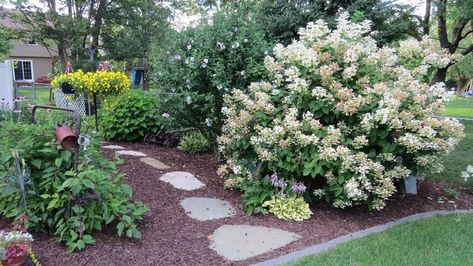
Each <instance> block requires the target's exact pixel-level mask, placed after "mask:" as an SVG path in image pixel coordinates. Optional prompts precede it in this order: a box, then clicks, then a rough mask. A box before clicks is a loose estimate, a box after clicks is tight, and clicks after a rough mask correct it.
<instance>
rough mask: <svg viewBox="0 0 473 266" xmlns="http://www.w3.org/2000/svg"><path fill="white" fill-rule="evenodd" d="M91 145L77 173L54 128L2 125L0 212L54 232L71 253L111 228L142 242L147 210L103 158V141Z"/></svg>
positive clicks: (0, 137) (90, 242)
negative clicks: (141, 222) (139, 224)
mask: <svg viewBox="0 0 473 266" xmlns="http://www.w3.org/2000/svg"><path fill="white" fill-rule="evenodd" d="M91 146H92V147H91ZM91 146H89V147H88V149H87V152H86V154H85V155H84V157H82V158H81V164H80V165H79V169H78V171H77V172H75V171H72V168H71V166H72V159H73V156H72V153H71V152H70V151H66V150H63V149H62V147H60V146H58V145H57V144H56V143H55V139H54V129H53V128H51V126H45V125H28V124H19V123H3V124H2V131H0V154H1V155H2V156H1V158H0V214H1V215H2V216H5V217H7V218H15V217H18V216H19V215H20V214H26V215H27V216H28V217H29V220H28V226H29V228H30V229H31V230H33V231H48V232H52V233H53V234H54V235H56V236H57V238H58V239H59V240H60V241H61V242H63V243H65V244H66V245H67V247H68V250H69V251H73V250H80V249H83V248H84V247H85V246H86V245H87V244H92V243H94V242H95V241H94V239H93V237H92V233H93V232H94V231H99V230H101V229H102V228H103V227H105V226H107V225H109V224H113V225H115V226H116V227H117V232H118V235H122V234H126V235H127V236H128V237H134V238H140V237H141V234H140V232H139V231H138V229H137V226H136V223H135V222H136V221H137V220H140V219H142V216H143V215H144V214H145V213H146V212H148V208H147V207H146V206H145V205H144V204H143V203H141V202H139V201H132V200H131V197H132V190H131V188H130V186H129V185H127V184H126V183H125V182H124V180H123V175H122V174H118V172H117V170H116V167H115V164H114V163H113V162H110V161H107V160H106V159H105V158H103V157H102V156H101V155H100V153H99V152H98V146H99V143H98V142H94V144H93V145H91ZM23 199H24V200H23Z"/></svg>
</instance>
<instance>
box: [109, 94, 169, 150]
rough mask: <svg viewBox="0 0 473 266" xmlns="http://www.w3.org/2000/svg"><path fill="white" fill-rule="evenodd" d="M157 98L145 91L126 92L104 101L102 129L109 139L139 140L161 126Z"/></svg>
mask: <svg viewBox="0 0 473 266" xmlns="http://www.w3.org/2000/svg"><path fill="white" fill-rule="evenodd" d="M157 110H158V106H157V103H156V99H155V98H154V97H153V96H152V95H150V94H148V93H146V92H143V91H140V90H134V91H131V92H125V93H123V94H120V95H118V96H116V97H113V98H110V99H109V100H107V101H105V102H104V107H103V112H102V115H101V124H100V126H101V127H102V131H103V132H104V136H105V137H106V138H108V139H114V140H125V141H138V140H143V138H144V137H145V136H146V134H150V133H156V132H157V131H158V130H159V129H160V127H161V117H160V116H159V115H158V113H157Z"/></svg>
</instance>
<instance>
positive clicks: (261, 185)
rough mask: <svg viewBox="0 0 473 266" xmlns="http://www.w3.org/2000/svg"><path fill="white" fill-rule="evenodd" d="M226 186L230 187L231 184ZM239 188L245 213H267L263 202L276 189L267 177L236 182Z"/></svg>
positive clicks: (268, 198) (273, 193)
mask: <svg viewBox="0 0 473 266" xmlns="http://www.w3.org/2000/svg"><path fill="white" fill-rule="evenodd" d="M227 186H228V187H229V188H231V186H232V185H228V182H227ZM238 186H239V188H240V189H242V190H243V195H242V198H243V204H244V207H245V211H246V214H248V215H252V214H258V213H260V214H267V213H268V209H267V208H265V207H263V203H265V202H266V201H268V200H270V199H271V198H272V197H273V196H274V195H276V193H277V191H276V189H275V188H274V187H273V185H272V184H271V182H270V181H269V177H265V178H263V179H261V180H253V181H249V180H244V181H243V182H242V183H240V184H238Z"/></svg>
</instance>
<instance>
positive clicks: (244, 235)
mask: <svg viewBox="0 0 473 266" xmlns="http://www.w3.org/2000/svg"><path fill="white" fill-rule="evenodd" d="M300 237H301V236H300V235H298V234H295V233H291V232H287V231H284V230H280V229H277V228H269V227H264V226H252V225H223V226H221V227H219V228H217V230H215V231H214V233H213V235H212V243H211V244H210V248H211V249H213V250H215V251H216V252H217V253H218V254H219V255H220V256H223V257H224V258H226V259H227V260H230V261H239V260H245V259H248V258H251V257H254V256H256V255H260V254H263V253H266V252H268V251H271V250H274V249H277V248H280V247H282V246H285V245H287V244H289V243H291V242H292V241H294V240H297V239H299V238H300Z"/></svg>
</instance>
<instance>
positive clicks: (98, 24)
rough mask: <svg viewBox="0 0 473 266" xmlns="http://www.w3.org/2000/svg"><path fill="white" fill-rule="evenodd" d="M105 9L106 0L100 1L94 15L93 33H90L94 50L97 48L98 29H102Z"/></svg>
mask: <svg viewBox="0 0 473 266" xmlns="http://www.w3.org/2000/svg"><path fill="white" fill-rule="evenodd" d="M106 7H107V0H100V1H99V6H98V7H97V12H96V13H95V18H94V21H95V25H94V31H93V33H92V47H91V48H95V47H97V46H99V36H100V29H101V28H102V16H103V12H104V11H105V8H106Z"/></svg>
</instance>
